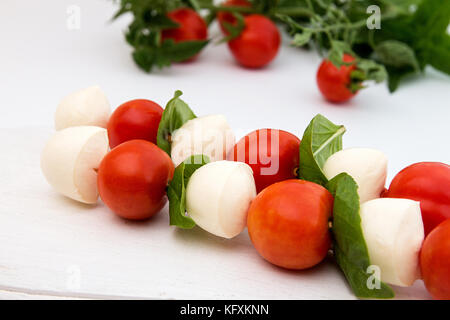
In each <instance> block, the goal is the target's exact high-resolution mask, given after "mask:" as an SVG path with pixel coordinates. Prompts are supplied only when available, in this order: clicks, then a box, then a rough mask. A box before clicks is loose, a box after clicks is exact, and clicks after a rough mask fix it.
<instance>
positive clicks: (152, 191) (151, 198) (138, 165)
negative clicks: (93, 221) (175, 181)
mask: <svg viewBox="0 0 450 320" xmlns="http://www.w3.org/2000/svg"><path fill="white" fill-rule="evenodd" d="M173 171H174V166H173V163H172V160H171V159H170V157H169V156H168V155H167V154H166V153H165V152H164V151H162V150H161V149H160V148H158V147H157V146H156V145H155V144H153V143H151V142H148V141H145V140H131V141H127V142H124V143H122V144H121V145H119V146H117V147H116V148H114V149H113V150H111V152H109V153H108V154H107V155H106V156H105V158H104V159H103V161H102V162H101V163H100V167H99V170H98V177H97V184H98V190H99V193H100V197H101V199H102V200H103V202H104V203H105V204H106V205H107V206H108V207H109V208H110V209H111V210H112V211H113V212H114V213H116V214H117V215H118V216H120V217H122V218H125V219H131V220H144V219H148V218H150V217H152V216H154V215H155V214H156V213H158V212H159V211H160V210H161V209H162V207H163V206H164V204H165V203H166V201H167V198H166V187H167V184H168V182H169V180H170V179H171V178H172V176H173Z"/></svg>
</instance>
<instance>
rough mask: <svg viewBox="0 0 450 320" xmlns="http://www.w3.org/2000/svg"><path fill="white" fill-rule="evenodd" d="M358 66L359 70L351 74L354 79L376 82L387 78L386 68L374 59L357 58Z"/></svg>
mask: <svg viewBox="0 0 450 320" xmlns="http://www.w3.org/2000/svg"><path fill="white" fill-rule="evenodd" d="M356 68H357V70H356V71H353V72H352V74H351V78H352V80H357V81H361V80H362V81H365V80H373V81H375V82H376V83H380V82H383V81H385V80H386V79H387V72H386V68H385V67H384V66H383V65H381V64H379V63H376V62H375V61H373V60H370V59H357V62H356ZM355 75H356V77H355Z"/></svg>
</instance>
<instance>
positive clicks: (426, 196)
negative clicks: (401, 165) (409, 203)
mask: <svg viewBox="0 0 450 320" xmlns="http://www.w3.org/2000/svg"><path fill="white" fill-rule="evenodd" d="M384 197H385V198H406V199H412V200H416V201H420V209H421V210H422V220H423V224H424V227H425V234H428V233H430V232H431V230H433V229H434V228H435V227H436V226H437V225H438V224H440V223H441V222H442V221H444V220H446V219H449V218H450V166H449V165H447V164H445V163H439V162H420V163H416V164H413V165H411V166H409V167H407V168H405V169H403V170H402V171H400V172H399V173H398V174H397V175H396V176H395V177H394V179H393V180H392V182H391V185H390V187H389V190H388V191H387V192H386V193H385V194H384Z"/></svg>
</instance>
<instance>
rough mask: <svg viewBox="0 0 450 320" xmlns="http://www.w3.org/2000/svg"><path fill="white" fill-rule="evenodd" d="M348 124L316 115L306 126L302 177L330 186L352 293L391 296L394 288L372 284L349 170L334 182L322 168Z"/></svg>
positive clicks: (341, 260) (338, 253)
mask: <svg viewBox="0 0 450 320" xmlns="http://www.w3.org/2000/svg"><path fill="white" fill-rule="evenodd" d="M344 133H345V127H344V126H340V125H336V124H334V123H332V122H331V121H329V120H328V119H327V118H325V117H324V116H322V115H317V116H316V117H315V118H314V119H313V120H312V121H311V123H310V124H309V126H308V127H307V128H306V130H305V133H304V135H303V139H302V142H301V144H300V165H299V177H300V178H301V179H304V180H308V181H311V182H315V183H317V184H320V185H322V186H324V187H325V188H327V189H328V190H329V191H330V192H331V193H332V194H333V196H334V207H333V225H332V232H333V236H334V237H333V238H334V239H333V241H334V255H335V257H336V261H337V263H338V265H339V267H340V268H341V270H342V271H343V273H344V275H345V277H346V278H347V281H348V282H349V284H350V287H351V288H352V290H353V292H354V293H355V295H356V296H357V297H360V298H392V297H394V292H393V291H392V289H391V288H390V287H389V286H388V285H386V284H385V283H383V282H381V281H380V279H376V280H377V281H378V283H379V284H380V285H379V286H378V287H377V286H373V287H374V288H371V287H372V286H369V285H368V283H369V281H370V280H371V277H373V275H372V274H371V273H369V272H368V271H369V270H368V268H369V266H370V265H371V264H370V257H369V252H368V250H367V244H366V241H365V239H364V234H363V231H362V227H361V217H360V204H359V196H358V185H357V184H356V182H355V181H354V180H353V178H352V177H350V176H349V175H348V174H346V173H342V174H340V175H338V176H336V177H335V178H333V179H332V180H331V181H328V179H327V178H326V177H325V175H324V173H323V171H322V169H323V166H324V164H325V162H326V161H327V159H328V158H329V157H330V156H331V155H332V154H334V153H335V152H337V151H339V150H341V149H342V135H343V134H344Z"/></svg>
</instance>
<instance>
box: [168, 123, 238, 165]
mask: <svg viewBox="0 0 450 320" xmlns="http://www.w3.org/2000/svg"><path fill="white" fill-rule="evenodd" d="M234 143H235V136H234V133H233V131H232V130H231V128H230V126H229V125H228V123H227V120H226V118H225V117H224V116H223V115H210V116H205V117H200V118H195V119H192V120H189V121H188V122H186V123H185V124H184V125H183V126H181V127H180V128H179V129H178V130H176V131H175V132H174V133H173V135H172V149H171V157H172V161H173V162H174V164H175V166H178V165H179V164H180V163H182V162H183V161H184V160H186V159H187V158H188V157H189V156H192V155H200V154H203V155H206V156H208V157H209V159H210V160H211V162H213V161H219V160H223V159H226V156H227V153H228V151H229V150H231V148H233V146H234Z"/></svg>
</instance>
